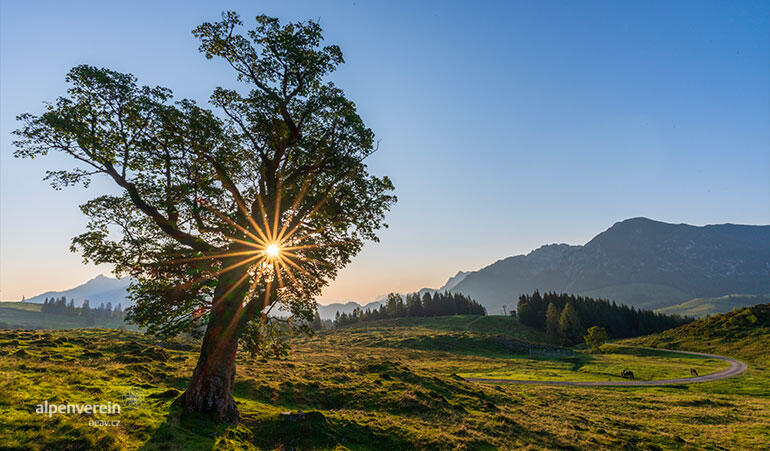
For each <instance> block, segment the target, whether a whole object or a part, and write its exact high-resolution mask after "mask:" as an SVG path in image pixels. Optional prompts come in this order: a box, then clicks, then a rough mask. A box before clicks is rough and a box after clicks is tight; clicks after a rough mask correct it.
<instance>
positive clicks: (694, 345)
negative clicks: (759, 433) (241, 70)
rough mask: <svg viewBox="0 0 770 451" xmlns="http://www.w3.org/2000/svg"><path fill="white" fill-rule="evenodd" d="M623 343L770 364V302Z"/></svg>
mask: <svg viewBox="0 0 770 451" xmlns="http://www.w3.org/2000/svg"><path fill="white" fill-rule="evenodd" d="M624 343H628V344H636V345H642V346H652V347H656V348H667V349H684V350H689V351H701V352H712V353H715V354H723V355H740V356H741V357H743V358H747V359H750V360H752V361H756V362H767V363H770V352H769V351H768V348H769V347H770V304H758V305H753V306H751V307H740V308H738V309H735V310H733V311H732V312H729V313H724V314H721V315H714V316H710V317H708V318H702V319H699V320H697V321H693V322H692V323H689V324H685V325H684V326H682V327H678V328H676V329H670V330H666V331H663V332H661V333H659V334H654V335H649V336H646V337H639V338H633V339H629V340H625V341H624ZM768 395H770V390H769V391H768Z"/></svg>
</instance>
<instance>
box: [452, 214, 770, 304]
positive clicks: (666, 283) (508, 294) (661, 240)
mask: <svg viewBox="0 0 770 451" xmlns="http://www.w3.org/2000/svg"><path fill="white" fill-rule="evenodd" d="M534 290H540V291H541V292H543V291H558V292H570V293H575V294H582V295H587V296H592V297H601V298H608V299H612V300H615V301H617V302H618V303H623V304H628V305H633V306H637V307H642V308H651V309H656V308H662V307H668V306H672V305H675V304H679V303H681V302H685V301H688V300H690V299H693V298H705V297H719V296H725V295H730V294H748V295H760V294H765V293H770V226H752V225H734V224H720V225H707V226H702V227H697V226H692V225H687V224H668V223H664V222H659V221H653V220H651V219H647V218H633V219H627V220H625V221H621V222H618V223H616V224H614V225H613V226H612V227H610V228H609V229H607V230H606V231H604V232H602V233H600V234H598V235H596V236H595V237H594V238H593V239H591V240H590V241H589V242H588V243H586V244H585V245H582V246H571V245H567V244H551V245H546V246H542V247H540V248H538V249H536V250H534V251H532V252H530V253H529V254H527V255H517V256H514V257H508V258H505V259H503V260H499V261H497V262H495V263H493V264H491V265H489V266H487V267H484V268H482V269H480V270H478V271H474V272H471V273H469V274H467V275H466V276H465V277H464V278H463V279H462V280H461V281H460V282H459V283H457V284H456V285H455V286H454V287H453V289H452V291H456V292H459V293H463V294H465V295H468V296H471V297H473V298H474V299H476V300H477V301H479V302H481V303H482V304H483V305H484V306H485V307H487V310H488V311H496V310H499V309H500V307H501V306H502V305H504V304H507V305H508V306H515V305H516V303H517V299H518V297H519V295H521V294H522V293H531V292H533V291H534Z"/></svg>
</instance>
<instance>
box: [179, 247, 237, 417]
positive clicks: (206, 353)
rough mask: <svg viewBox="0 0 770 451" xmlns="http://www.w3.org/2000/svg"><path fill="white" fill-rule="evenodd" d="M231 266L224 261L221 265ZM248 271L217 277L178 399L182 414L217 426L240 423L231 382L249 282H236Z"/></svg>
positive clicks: (232, 380)
mask: <svg viewBox="0 0 770 451" xmlns="http://www.w3.org/2000/svg"><path fill="white" fill-rule="evenodd" d="M228 260H229V259H228ZM232 263H233V262H227V261H226V262H224V265H229V264H232ZM247 270H248V265H244V267H243V268H238V269H233V270H231V271H228V272H226V273H224V274H222V275H221V276H220V277H219V279H218V283H217V287H216V289H215V290H214V305H213V307H212V312H211V316H210V318H209V323H208V325H207V326H206V333H205V335H204V337H203V343H202V344H201V352H200V356H199V357H198V364H197V365H196V367H195V371H194V372H193V376H192V379H191V380H190V384H189V385H188V386H187V389H186V390H185V392H184V393H183V394H182V396H180V398H179V399H178V402H180V403H181V406H182V408H183V409H184V410H185V411H187V412H193V413H199V414H205V415H209V416H211V417H212V419H213V420H214V421H216V422H220V423H232V424H235V423H238V420H239V413H238V408H237V407H236V405H235V400H234V399H233V383H234V381H235V357H236V351H237V350H238V335H239V332H240V329H241V327H242V325H243V324H244V323H245V321H244V318H243V313H244V309H243V308H242V303H243V300H244V297H245V295H246V290H247V289H248V285H249V284H248V280H245V281H241V282H240V283H238V281H239V279H240V278H241V277H242V276H244V275H245V273H246V271H247ZM236 284H237V286H236ZM228 291H229V293H228Z"/></svg>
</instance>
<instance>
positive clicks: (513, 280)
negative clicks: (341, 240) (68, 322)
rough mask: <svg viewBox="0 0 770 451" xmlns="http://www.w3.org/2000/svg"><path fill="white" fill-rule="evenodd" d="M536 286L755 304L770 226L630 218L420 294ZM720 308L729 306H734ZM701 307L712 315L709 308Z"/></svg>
mask: <svg viewBox="0 0 770 451" xmlns="http://www.w3.org/2000/svg"><path fill="white" fill-rule="evenodd" d="M129 283H130V280H128V279H114V278H111V277H107V276H104V275H100V276H97V277H95V278H94V279H91V280H89V281H88V282H86V283H84V284H82V285H80V286H78V287H75V288H73V289H70V290H66V291H49V292H46V293H43V294H40V295H38V296H35V297H33V298H30V299H27V300H26V301H27V302H43V300H44V299H45V298H46V297H61V296H66V297H67V299H74V300H75V303H76V304H80V303H82V301H83V300H84V299H88V300H89V301H90V302H91V304H92V305H94V304H96V305H98V304H99V303H101V302H107V301H110V302H112V303H113V304H116V303H121V304H123V306H124V307H126V306H127V305H129V304H128V302H127V300H126V288H127V287H128V284H129ZM534 290H540V291H541V292H544V291H558V292H570V293H575V294H582V295H586V296H592V297H601V298H606V299H612V300H615V301H616V302H618V303H622V304H628V305H633V306H637V307H641V308H650V309H668V310H666V311H669V312H675V311H690V312H693V311H694V310H693V309H692V305H690V304H687V305H686V306H683V307H681V308H678V307H676V306H677V305H679V304H681V303H685V302H687V301H691V300H693V299H696V298H700V299H706V298H719V297H722V296H728V295H748V296H743V297H733V298H731V301H730V302H731V303H732V304H735V303H736V302H737V303H742V302H747V303H751V302H753V300H754V299H756V296H757V295H766V294H767V293H770V226H764V225H763V226H754V225H734V224H721V225H707V226H702V227H698V226H692V225H687V224H668V223H664V222H659V221H654V220H651V219H647V218H633V219H627V220H625V221H621V222H618V223H616V224H614V225H613V226H612V227H610V228H609V229H607V230H605V231H604V232H602V233H600V234H598V235H596V236H595V237H594V238H593V239H591V240H590V241H589V242H588V243H586V244H585V245H582V246H580V245H568V244H549V245H545V246H542V247H540V248H538V249H536V250H534V251H532V252H530V253H529V254H526V255H517V256H512V257H508V258H505V259H502V260H499V261H497V262H495V263H493V264H491V265H489V266H486V267H484V268H481V269H479V270H478V271H470V272H464V271H460V272H458V273H457V274H455V275H454V276H452V277H450V278H449V280H447V282H446V283H445V284H444V285H443V286H442V287H440V288H438V289H431V288H423V289H421V290H419V292H420V293H423V292H434V291H454V292H458V293H463V294H465V295H468V296H470V297H472V298H474V299H476V300H477V301H479V302H480V303H481V304H482V305H484V306H485V307H486V308H487V311H488V312H489V313H501V312H502V306H503V305H507V306H508V308H509V310H510V309H511V308H515V306H516V303H517V300H518V297H519V296H520V295H521V294H523V293H532V292H533V291H534ZM384 299H385V296H381V297H379V298H377V299H376V300H374V301H373V302H369V303H363V304H360V303H356V302H352V301H351V302H347V303H333V304H328V305H319V314H320V315H321V317H322V318H326V319H329V318H334V316H335V315H336V313H337V312H338V311H339V312H340V313H342V312H345V313H350V312H351V311H352V310H353V309H355V308H356V307H362V308H364V309H366V308H377V307H379V305H380V304H381V303H382V302H383V301H384ZM698 304H699V305H701V304H703V301H699V302H698ZM713 304H714V303H708V305H713ZM720 305H722V307H721V309H723V308H725V307H724V306H725V305H727V304H726V303H725V302H722V303H721V304H720ZM697 311H698V312H706V313H708V312H709V310H708V309H705V308H704V307H701V308H700V309H698V310H697ZM704 314H705V313H704Z"/></svg>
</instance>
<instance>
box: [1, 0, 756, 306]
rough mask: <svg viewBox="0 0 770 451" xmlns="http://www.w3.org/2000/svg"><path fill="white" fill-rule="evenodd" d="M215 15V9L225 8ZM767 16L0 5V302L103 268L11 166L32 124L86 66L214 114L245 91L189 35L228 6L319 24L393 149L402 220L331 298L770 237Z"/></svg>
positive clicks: (356, 263)
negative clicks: (744, 234)
mask: <svg viewBox="0 0 770 451" xmlns="http://www.w3.org/2000/svg"><path fill="white" fill-rule="evenodd" d="M214 3H216V4H214ZM767 6H768V5H767V3H766V2H763V1H757V2H709V1H697V2H683V1H677V2H663V1H649V2H617V1H613V2H587V1H586V2H556V1H550V2H532V1H528V2H507V1H506V2H478V1H474V2H449V1H438V2H395V1H393V2H391V1H389V2H365V1H354V2H351V1H346V2H319V1H307V2H293V1H275V2H273V1H260V2H250V1H243V2H205V1H201V2H191V1H185V2H173V1H163V2H158V1H154V2H141V1H132V2H106V1H105V2H101V1H99V2H97V1H94V2H82V1H70V2H61V1H55V2H54V1H52V2H39V1H25V2H21V1H19V2H3V3H2V5H1V6H0V33H1V35H0V153H1V154H2V156H1V158H2V159H1V160H0V161H1V163H2V167H0V177H1V178H0V258H1V259H0V298H2V299H18V298H20V297H21V296H22V295H26V296H27V297H30V296H32V295H35V294H38V293H40V292H43V291H46V290H49V289H64V288H70V287H72V286H74V285H77V284H79V283H81V282H83V281H85V280H86V279H88V278H90V277H93V276H95V275H96V274H98V273H100V272H108V271H109V268H97V267H94V266H85V265H82V264H81V263H80V257H79V256H78V255H76V254H72V253H70V252H69V250H68V248H69V241H70V238H71V237H72V236H74V235H76V234H78V233H79V232H80V231H81V230H82V229H83V227H84V224H85V222H86V221H85V218H84V217H83V216H82V215H81V214H80V211H79V210H78V209H77V205H79V204H80V203H82V202H84V201H85V200H87V199H89V198H91V197H93V196H94V195H95V194H96V193H98V192H99V191H100V190H104V189H107V187H109V185H108V184H106V183H95V184H94V185H93V186H92V188H90V189H89V190H87V191H86V190H82V189H70V190H63V191H54V190H52V189H51V188H49V187H48V185H47V184H46V182H43V181H42V180H41V179H42V177H43V175H44V171H45V169H46V168H55V167H57V166H60V165H62V164H67V165H69V164H70V162H69V161H68V160H66V159H63V158H59V157H49V158H46V159H42V160H35V161H29V160H15V159H13V158H12V157H11V156H10V154H11V152H12V151H13V148H12V146H11V140H12V138H11V136H10V131H11V130H13V129H14V128H15V127H16V123H15V121H14V117H15V115H16V114H18V113H21V112H33V113H34V112H38V111H40V110H41V107H42V101H44V100H53V99H54V98H55V97H56V96H58V95H61V94H63V93H64V91H65V89H66V85H65V83H64V75H65V74H66V72H67V71H68V70H69V68H71V67H72V66H74V65H77V64H82V63H87V64H92V65H98V66H106V67H109V68H112V69H115V70H118V71H124V72H131V73H133V74H135V75H136V76H138V77H139V79H140V82H142V83H146V84H160V85H164V86H167V87H169V88H171V89H173V90H174V92H175V94H176V96H177V97H189V98H193V99H197V100H198V101H199V102H202V103H203V102H206V101H207V98H208V96H209V94H210V93H211V91H212V90H213V89H214V88H215V87H216V86H234V85H235V84H236V82H235V81H234V77H233V76H232V73H230V72H229V71H228V70H227V68H226V67H225V66H224V65H223V64H222V63H221V62H217V61H216V60H214V61H208V60H206V59H205V58H203V57H202V56H201V55H200V54H199V53H198V52H197V42H196V41H195V39H194V38H193V36H192V35H191V33H190V31H191V30H192V28H193V27H195V26H196V25H197V24H199V23H200V22H202V21H204V20H207V21H211V20H217V19H218V18H219V14H220V12H221V11H222V10H224V9H232V10H235V11H237V12H239V13H240V14H241V16H242V17H243V18H244V20H245V22H246V23H247V24H250V23H253V17H254V16H255V15H256V14H259V13H265V14H269V15H274V16H277V17H279V18H280V19H281V20H282V21H291V20H304V19H317V20H320V22H321V24H322V26H323V27H324V29H325V36H326V40H327V42H329V43H337V44H339V45H340V46H341V47H342V50H343V52H344V54H345V59H346V61H347V64H345V65H344V66H343V67H342V68H341V69H340V70H338V71H337V73H336V74H335V75H334V78H333V79H334V81H335V83H336V84H337V85H339V86H340V87H342V88H343V89H345V90H346V92H347V93H348V95H349V97H350V98H352V99H353V100H354V101H356V103H357V105H358V107H359V110H360V112H361V114H362V116H363V117H364V119H365V121H366V122H367V124H368V125H369V126H370V127H372V129H373V130H374V131H375V133H376V134H377V137H378V139H379V140H380V150H379V152H378V153H377V154H375V155H374V156H373V157H371V159H370V161H369V165H370V168H371V170H372V171H373V172H374V173H377V174H387V175H389V176H390V177H391V178H392V179H393V181H394V183H395V185H396V189H397V195H398V196H399V203H398V204H397V206H396V207H395V208H394V209H393V211H392V212H391V214H390V215H389V216H388V223H389V224H390V228H389V229H387V230H386V231H383V232H382V234H381V237H382V241H381V242H380V243H372V244H369V245H367V246H366V247H365V249H364V250H363V252H361V254H359V256H358V257H356V258H355V259H354V260H353V263H352V264H351V265H350V266H349V267H348V268H346V269H345V270H343V271H342V273H341V274H340V277H339V279H338V280H337V281H335V282H334V283H333V284H332V285H331V286H330V287H329V288H328V289H327V290H326V291H325V292H324V294H323V296H322V298H321V300H322V302H330V301H333V300H349V299H353V300H360V301H367V300H371V299H373V298H374V297H376V296H377V295H379V294H383V293H386V292H388V291H402V292H404V291H410V290H416V289H419V288H421V287H425V286H433V287H436V286H439V285H441V284H442V283H443V282H444V280H445V279H446V278H448V277H449V276H451V275H452V274H454V273H455V272H456V271H458V270H469V269H478V268H479V267H482V266H485V265H487V264H489V263H492V262H494V261H495V260H497V259H500V258H503V257H506V256H509V255H514V254H519V253H526V252H529V251H530V250H532V249H534V248H536V247H538V246H540V245H542V244H546V243H552V242H566V243H570V244H583V243H585V242H586V241H587V240H589V239H590V238H591V237H592V236H594V235H595V234H597V233H599V232H601V231H602V230H604V229H606V228H608V227H609V226H611V225H612V224H613V223H614V222H616V221H619V220H623V219H626V218H629V217H635V216H647V217H650V218H653V219H658V220H662V221H666V222H675V223H681V222H684V223H690V224H696V225H702V224H711V223H725V222H732V223H744V224H768V223H770V8H768V7H767Z"/></svg>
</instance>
